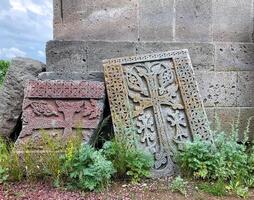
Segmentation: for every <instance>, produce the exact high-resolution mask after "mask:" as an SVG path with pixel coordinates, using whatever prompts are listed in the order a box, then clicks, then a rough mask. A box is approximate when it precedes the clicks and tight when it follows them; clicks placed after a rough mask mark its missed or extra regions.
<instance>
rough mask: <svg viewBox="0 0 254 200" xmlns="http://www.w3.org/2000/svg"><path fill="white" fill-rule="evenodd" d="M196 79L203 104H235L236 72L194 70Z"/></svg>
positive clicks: (227, 105)
mask: <svg viewBox="0 0 254 200" xmlns="http://www.w3.org/2000/svg"><path fill="white" fill-rule="evenodd" d="M196 79H197V81H198V86H199V90H200V94H201V96H202V99H203V102H204V105H205V106H210V107H213V106H221V107H225V106H226V107H230V106H236V104H237V73H236V72H196Z"/></svg>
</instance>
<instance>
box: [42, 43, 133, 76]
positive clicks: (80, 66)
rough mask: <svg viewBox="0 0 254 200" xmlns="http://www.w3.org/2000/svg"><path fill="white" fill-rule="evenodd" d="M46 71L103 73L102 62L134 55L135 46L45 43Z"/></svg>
mask: <svg viewBox="0 0 254 200" xmlns="http://www.w3.org/2000/svg"><path fill="white" fill-rule="evenodd" d="M46 54H47V66H48V67H47V71H55V72H67V73H68V72H73V71H76V72H81V73H87V72H89V71H103V69H102V60H103V59H107V58H111V57H117V56H124V55H135V54H136V51H135V44H134V43H132V42H104V41H90V42H84V41H60V40H54V41H49V42H48V43H47V49H46Z"/></svg>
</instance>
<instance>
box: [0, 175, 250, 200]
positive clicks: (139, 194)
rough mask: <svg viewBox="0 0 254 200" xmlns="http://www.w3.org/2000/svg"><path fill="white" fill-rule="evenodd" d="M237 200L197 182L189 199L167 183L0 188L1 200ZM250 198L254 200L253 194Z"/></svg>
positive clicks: (190, 188)
mask: <svg viewBox="0 0 254 200" xmlns="http://www.w3.org/2000/svg"><path fill="white" fill-rule="evenodd" d="M185 199H188V200H203V199H204V200H216V199H223V200H235V199H240V198H239V197H234V196H226V197H215V196H211V195H209V194H206V193H203V192H200V191H198V190H197V189H196V188H195V184H194V183H190V184H189V186H188V194H187V196H186V197H184V196H183V195H181V194H179V193H173V192H171V191H170V189H169V188H168V180H166V179H161V180H148V181H144V182H143V183H141V184H138V185H132V184H128V183H125V182H115V183H113V184H112V185H111V186H110V187H109V188H107V189H105V190H104V191H102V192H81V191H68V190H66V189H64V188H54V187H52V186H51V185H50V184H49V183H47V182H45V181H44V182H43V181H41V182H28V181H23V182H19V183H8V184H4V185H0V200H185ZM249 199H254V192H253V191H251V192H250V197H249Z"/></svg>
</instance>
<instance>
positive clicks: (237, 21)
mask: <svg viewBox="0 0 254 200" xmlns="http://www.w3.org/2000/svg"><path fill="white" fill-rule="evenodd" d="M252 9H253V1H252V0H234V1H232V0H213V41H224V42H251V34H252V29H253V16H252Z"/></svg>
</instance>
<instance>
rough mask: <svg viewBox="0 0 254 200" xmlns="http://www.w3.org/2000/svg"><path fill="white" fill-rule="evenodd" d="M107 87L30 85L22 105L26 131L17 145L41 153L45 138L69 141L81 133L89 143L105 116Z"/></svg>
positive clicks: (78, 83) (54, 83)
mask: <svg viewBox="0 0 254 200" xmlns="http://www.w3.org/2000/svg"><path fill="white" fill-rule="evenodd" d="M104 100H105V87H104V83H103V82H98V81H64V80H61V81H60V80H46V81H29V82H28V83H27V85H26V89H25V98H24V102H23V115H22V120H23V128H22V132H21V133H20V135H19V138H18V140H17V145H18V146H19V145H20V144H23V143H27V142H32V143H33V144H38V145H37V146H36V145H33V150H36V149H41V147H40V145H39V144H40V141H41V139H42V134H43V133H44V134H47V135H50V136H52V137H57V136H60V137H63V138H66V137H69V136H70V135H71V134H75V133H81V134H82V135H83V138H84V140H85V141H86V142H90V140H91V138H92V136H93V134H94V132H95V130H96V128H97V127H98V125H99V123H100V121H101V120H102V116H103V108H104Z"/></svg>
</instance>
